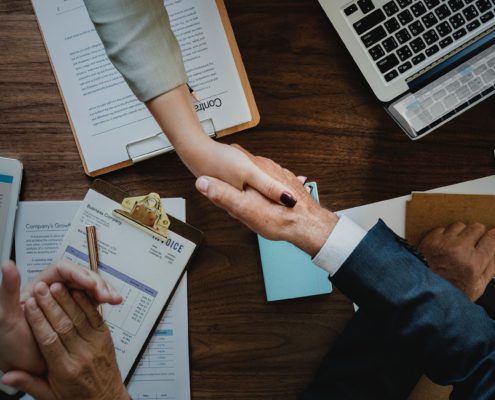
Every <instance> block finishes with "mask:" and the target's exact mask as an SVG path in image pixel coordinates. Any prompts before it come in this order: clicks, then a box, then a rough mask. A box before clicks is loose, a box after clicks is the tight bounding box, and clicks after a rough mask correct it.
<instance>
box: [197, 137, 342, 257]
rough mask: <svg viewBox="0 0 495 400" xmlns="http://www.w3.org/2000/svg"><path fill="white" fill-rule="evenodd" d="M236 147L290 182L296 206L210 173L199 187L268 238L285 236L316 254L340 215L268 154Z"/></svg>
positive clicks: (204, 193)
mask: <svg viewBox="0 0 495 400" xmlns="http://www.w3.org/2000/svg"><path fill="white" fill-rule="evenodd" d="M237 149H238V150H240V151H242V152H243V153H244V154H245V156H246V157H247V158H248V159H249V160H250V161H251V162H252V163H253V164H254V165H256V167H257V168H259V169H260V170H261V171H263V172H264V173H266V174H268V175H270V176H272V177H273V178H274V179H276V180H277V181H280V182H281V183H283V184H284V185H285V186H287V187H288V188H289V189H290V191H291V192H292V193H294V194H295V196H296V197H297V199H298V202H297V204H296V205H295V207H294V208H292V209H289V208H286V207H281V206H280V205H278V204H277V203H275V202H273V201H272V200H270V199H269V198H267V197H266V196H264V195H263V193H260V192H258V191H257V190H256V189H255V188H253V187H251V186H248V187H246V189H245V190H244V191H241V190H238V189H236V188H235V187H233V186H231V185H229V184H228V183H225V182H223V181H221V180H219V179H216V178H212V177H208V176H202V177H200V178H198V179H197V181H196V187H197V189H198V190H199V191H200V192H201V193H202V194H203V195H205V196H206V197H207V198H208V199H209V200H211V201H212V202H213V203H214V204H215V205H217V206H218V207H221V208H223V209H224V210H226V211H227V212H228V213H229V214H230V215H231V216H232V217H234V218H236V219H238V220H239V221H241V222H242V223H244V224H245V225H247V226H248V227H249V228H250V229H252V230H253V231H255V232H257V233H259V234H260V235H262V236H264V237H265V238H267V239H270V240H286V241H289V242H291V243H293V244H294V245H296V246H298V247H299V248H301V249H302V250H304V251H305V252H307V253H308V254H310V255H311V256H314V255H316V254H317V253H318V251H319V250H320V248H321V247H322V246H323V244H324V243H325V241H326V240H327V238H328V236H329V234H330V232H331V231H332V229H333V227H334V226H335V224H336V223H337V220H338V218H337V217H336V216H335V214H333V213H331V212H330V211H328V210H325V209H324V208H322V207H320V206H319V205H318V204H317V203H316V202H315V201H314V200H313V199H312V198H311V196H310V195H309V194H308V192H307V191H306V189H305V188H304V186H303V185H302V184H301V181H300V180H299V179H298V178H297V177H296V176H295V175H294V174H293V173H292V172H290V171H288V170H286V169H283V168H282V167H281V166H280V165H278V164H276V163H274V162H273V161H271V160H269V159H267V158H263V157H255V156H253V155H251V154H250V153H248V152H246V151H245V150H242V149H241V148H240V147H237Z"/></svg>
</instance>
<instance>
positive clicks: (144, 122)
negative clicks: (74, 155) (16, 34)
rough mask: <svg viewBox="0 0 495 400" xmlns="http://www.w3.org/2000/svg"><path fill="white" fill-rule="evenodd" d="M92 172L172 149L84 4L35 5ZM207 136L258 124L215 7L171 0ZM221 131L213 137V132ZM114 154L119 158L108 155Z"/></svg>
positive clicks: (42, 1) (206, 1)
mask: <svg viewBox="0 0 495 400" xmlns="http://www.w3.org/2000/svg"><path fill="white" fill-rule="evenodd" d="M32 3H33V6H34V10H35V12H36V15H37V17H38V21H39V25H40V28H41V31H42V33H43V37H44V40H45V43H46V48H47V50H48V53H49V55H50V59H51V61H52V65H53V68H54V72H55V74H56V76H57V80H58V83H59V87H60V90H61V92H62V97H63V98H64V102H65V106H66V109H67V113H68V115H69V118H70V120H71V123H72V127H73V130H74V132H75V134H76V136H77V139H78V142H79V145H80V149H81V151H82V153H83V154H84V159H85V162H86V166H87V169H88V170H89V171H97V170H100V169H102V168H105V167H108V166H111V165H115V164H118V163H121V162H124V161H128V160H129V159H130V158H133V159H137V158H139V157H141V156H143V155H145V154H148V153H151V152H152V151H157V150H158V149H162V148H165V147H167V148H169V149H171V147H170V142H169V141H168V140H167V139H166V137H165V135H162V134H160V132H161V129H160V127H159V126H158V124H157V123H156V122H155V120H154V119H153V117H152V116H151V114H150V113H149V111H148V110H147V108H146V107H145V106H144V104H143V103H141V102H140V101H139V100H138V99H137V98H136V97H135V96H134V94H133V93H132V92H131V90H130V89H129V87H128V86H127V84H126V82H125V81H124V79H123V77H122V75H121V74H120V73H119V72H118V71H117V70H116V69H115V68H114V67H113V65H112V64H111V62H110V60H109V59H108V57H107V56H106V54H105V50H104V48H103V44H102V42H101V40H100V38H99V37H98V34H97V33H96V31H95V29H94V27H93V23H92V22H91V20H90V19H89V16H88V13H87V11H86V8H85V6H84V3H83V1H82V0H32ZM165 5H166V8H167V11H168V13H169V17H170V22H171V26H172V30H173V31H174V33H175V34H176V36H177V39H178V41H179V44H180V46H181V50H182V53H183V58H184V63H185V66H186V71H187V74H188V76H189V84H190V85H191V86H192V87H193V88H194V90H195V91H196V92H197V94H198V97H199V98H200V101H199V102H196V104H195V108H196V111H197V113H198V117H199V119H200V120H201V121H205V124H203V125H204V127H205V130H207V132H208V131H210V130H211V121H213V125H214V130H215V131H221V130H223V129H226V128H230V127H233V126H237V125H239V124H241V123H245V122H248V121H250V120H251V112H250V110H249V106H248V103H247V99H246V96H245V94H244V89H243V87H242V83H241V80H240V77H239V73H238V71H237V68H236V65H235V61H234V57H233V55H232V51H231V49H230V45H229V42H228V40H227V35H226V33H225V30H224V28H223V23H222V21H221V18H220V14H219V11H218V8H217V6H216V3H215V0H173V1H171V0H166V1H165ZM212 132H213V131H212ZM109 148H111V149H112V151H108V149H109Z"/></svg>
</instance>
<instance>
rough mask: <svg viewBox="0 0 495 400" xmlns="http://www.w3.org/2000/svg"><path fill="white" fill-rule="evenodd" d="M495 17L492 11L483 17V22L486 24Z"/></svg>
mask: <svg viewBox="0 0 495 400" xmlns="http://www.w3.org/2000/svg"><path fill="white" fill-rule="evenodd" d="M493 17H494V15H493V13H492V12H491V11H489V12H487V13H486V14H483V15H482V16H481V22H483V23H485V22H488V21H490V20H491V19H492V18H493Z"/></svg>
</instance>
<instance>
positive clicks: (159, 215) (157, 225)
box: [113, 193, 170, 238]
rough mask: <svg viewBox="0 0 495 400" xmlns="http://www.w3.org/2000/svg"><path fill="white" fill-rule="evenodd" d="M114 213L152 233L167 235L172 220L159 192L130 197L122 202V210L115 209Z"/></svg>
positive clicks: (164, 236)
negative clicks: (166, 211)
mask: <svg viewBox="0 0 495 400" xmlns="http://www.w3.org/2000/svg"><path fill="white" fill-rule="evenodd" d="M113 215H114V216H115V217H117V218H120V219H122V220H123V221H125V222H127V223H129V224H131V225H133V226H135V227H137V228H139V229H142V230H143V231H145V232H147V233H149V234H151V235H159V236H162V237H163V238H166V237H167V236H166V235H167V232H168V227H169V226H170V220H169V219H168V217H167V214H166V213H165V211H164V210H163V208H162V203H161V200H160V196H159V195H158V194H157V193H150V194H148V195H147V196H140V197H128V198H126V199H124V201H123V202H122V210H114V211H113Z"/></svg>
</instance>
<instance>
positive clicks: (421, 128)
mask: <svg viewBox="0 0 495 400" xmlns="http://www.w3.org/2000/svg"><path fill="white" fill-rule="evenodd" d="M494 93H495V45H493V46H491V47H489V48H488V49H486V50H484V51H483V52H481V53H479V54H477V55H476V56H475V57H474V58H472V59H470V60H469V61H466V62H464V63H463V64H461V65H459V66H458V67H456V68H454V69H453V70H451V71H449V72H448V73H447V74H445V75H443V76H441V77H440V78H439V79H437V80H435V81H434V82H431V83H430V84H428V85H427V86H425V87H424V88H422V89H421V90H419V91H418V92H416V93H408V94H407V95H405V96H404V97H402V98H401V99H399V100H397V101H396V102H395V103H393V104H392V105H391V106H390V107H389V111H390V112H391V113H392V115H394V116H400V118H398V120H399V121H404V122H403V124H406V126H403V127H404V128H405V130H406V132H408V133H409V135H410V136H411V137H413V138H414V137H417V136H420V135H422V134H425V133H427V132H429V131H431V130H432V129H434V128H435V127H437V126H439V125H441V124H443V123H445V122H446V121H448V120H449V119H451V118H452V117H453V116H454V115H456V114H459V113H461V112H462V111H465V110H466V109H468V108H470V107H472V106H473V105H475V104H476V103H478V102H480V101H482V100H483V99H485V98H487V97H489V96H492V95H493V94H494ZM399 123H400V122H399ZM403 124H402V125H403Z"/></svg>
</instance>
